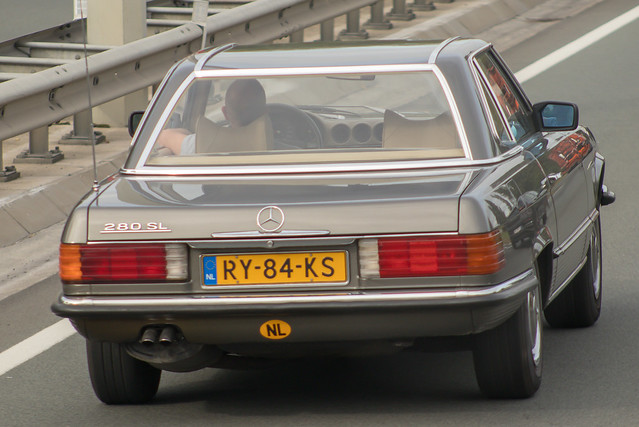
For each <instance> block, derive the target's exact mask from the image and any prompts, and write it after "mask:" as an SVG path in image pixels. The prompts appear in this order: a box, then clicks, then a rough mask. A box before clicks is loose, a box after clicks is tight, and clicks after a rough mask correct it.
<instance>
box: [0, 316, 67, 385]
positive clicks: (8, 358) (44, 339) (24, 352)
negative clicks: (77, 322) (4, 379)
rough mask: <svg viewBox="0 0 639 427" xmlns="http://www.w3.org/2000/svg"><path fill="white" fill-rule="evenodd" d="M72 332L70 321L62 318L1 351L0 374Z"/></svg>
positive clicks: (41, 351)
mask: <svg viewBox="0 0 639 427" xmlns="http://www.w3.org/2000/svg"><path fill="white" fill-rule="evenodd" d="M74 333H75V329H73V326H71V322H69V321H68V320H67V319H63V320H60V321H59V322H57V323H54V324H53V325H51V326H49V327H47V328H45V329H43V330H41V331H40V332H38V333H37V334H35V335H32V336H31V337H29V338H27V339H26V340H24V341H22V342H20V343H18V344H16V345H14V346H13V347H11V348H10V349H8V350H5V351H3V352H2V353H0V375H4V374H6V373H7V372H9V371H10V370H12V369H13V368H15V367H17V366H20V365H22V364H23V363H24V362H26V361H27V360H30V359H33V358H34V357H36V356H37V355H39V354H40V353H43V352H45V351H46V350H48V349H50V348H51V347H53V346H54V345H56V344H57V343H59V342H62V341H64V340H65V339H67V338H69V337H70V336H71V335H73V334H74Z"/></svg>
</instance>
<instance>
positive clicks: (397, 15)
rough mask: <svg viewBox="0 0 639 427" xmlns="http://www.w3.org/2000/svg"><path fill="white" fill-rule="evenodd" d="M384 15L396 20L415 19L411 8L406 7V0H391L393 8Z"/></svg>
mask: <svg viewBox="0 0 639 427" xmlns="http://www.w3.org/2000/svg"><path fill="white" fill-rule="evenodd" d="M386 17H387V18H388V19H391V20H392V19H394V20H397V21H411V20H413V19H415V14H414V13H413V11H412V10H411V9H406V0H393V8H392V9H391V11H390V12H389V13H388V14H387V15H386Z"/></svg>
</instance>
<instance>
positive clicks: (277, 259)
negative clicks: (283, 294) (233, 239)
mask: <svg viewBox="0 0 639 427" xmlns="http://www.w3.org/2000/svg"><path fill="white" fill-rule="evenodd" d="M202 267H203V278H204V285H205V286H218V285H278V284H297V283H299V284H306V283H308V284H312V283H346V281H347V277H348V275H347V273H348V271H347V256H346V252H344V251H340V252H299V253H269V254H234V255H205V256H204V257H202Z"/></svg>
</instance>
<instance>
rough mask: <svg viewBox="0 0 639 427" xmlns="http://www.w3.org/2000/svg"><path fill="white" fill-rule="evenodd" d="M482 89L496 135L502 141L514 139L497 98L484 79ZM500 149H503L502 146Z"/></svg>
mask: <svg viewBox="0 0 639 427" xmlns="http://www.w3.org/2000/svg"><path fill="white" fill-rule="evenodd" d="M481 89H482V92H483V94H484V99H485V100H486V105H487V110H488V111H487V112H488V114H489V115H490V118H491V119H492V120H491V122H492V124H493V125H494V129H493V132H495V135H496V136H497V137H498V138H499V141H500V142H509V141H512V137H511V136H510V133H509V132H508V131H507V130H506V123H505V122H504V119H503V118H502V116H501V113H500V112H499V108H498V107H497V104H496V103H495V100H494V99H493V97H492V96H491V94H490V91H489V90H488V88H487V87H486V84H485V83H484V82H483V81H482V82H481ZM504 147H505V146H504ZM499 151H503V150H502V149H501V147H500V149H499Z"/></svg>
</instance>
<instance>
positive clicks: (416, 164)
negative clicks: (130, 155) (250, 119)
mask: <svg viewBox="0 0 639 427" xmlns="http://www.w3.org/2000/svg"><path fill="white" fill-rule="evenodd" d="M522 151H524V149H523V147H521V146H515V147H514V148H513V149H511V150H508V151H507V152H505V153H503V154H501V155H499V156H497V157H492V158H489V159H482V160H468V159H451V160H441V161H438V160H422V161H394V162H387V163H382V162H374V163H373V162H371V163H344V164H339V163H324V164H321V165H317V166H316V165H313V167H309V166H308V165H265V166H262V167H251V168H245V167H242V166H237V167H219V166H216V167H214V168H213V167H208V168H177V167H176V168H161V169H160V168H158V169H156V170H153V169H151V168H150V167H147V168H145V169H142V170H140V169H126V168H122V169H120V173H121V174H123V175H131V176H145V177H146V176H148V177H152V176H158V177H166V176H176V175H178V176H200V177H202V176H207V177H212V176H225V175H247V176H249V175H250V176H254V175H277V174H313V173H339V172H376V171H402V170H415V169H436V168H459V167H482V166H490V165H494V164H497V163H500V162H502V161H504V160H506V159H509V158H512V157H515V156H518V155H519V154H520V153H521V152H522ZM315 166H316V167H315Z"/></svg>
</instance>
